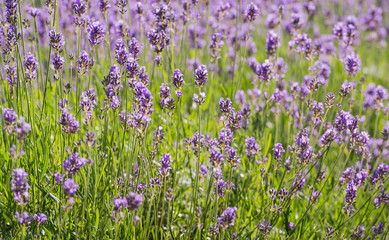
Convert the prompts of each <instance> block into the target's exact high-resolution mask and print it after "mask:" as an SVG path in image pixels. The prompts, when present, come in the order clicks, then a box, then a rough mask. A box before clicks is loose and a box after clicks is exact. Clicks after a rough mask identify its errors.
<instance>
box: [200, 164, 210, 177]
mask: <svg viewBox="0 0 389 240" xmlns="http://www.w3.org/2000/svg"><path fill="white" fill-rule="evenodd" d="M207 173H208V167H207V166H206V165H201V166H200V169H199V177H201V178H205V177H206V176H207Z"/></svg>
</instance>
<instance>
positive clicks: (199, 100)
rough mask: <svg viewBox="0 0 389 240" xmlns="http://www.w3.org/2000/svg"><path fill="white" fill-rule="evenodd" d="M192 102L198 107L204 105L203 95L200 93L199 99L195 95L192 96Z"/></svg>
mask: <svg viewBox="0 0 389 240" xmlns="http://www.w3.org/2000/svg"><path fill="white" fill-rule="evenodd" d="M193 101H194V102H195V103H197V104H198V105H202V104H203V103H205V93H204V92H200V97H199V95H197V94H193Z"/></svg>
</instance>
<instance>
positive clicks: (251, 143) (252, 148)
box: [245, 137, 261, 160]
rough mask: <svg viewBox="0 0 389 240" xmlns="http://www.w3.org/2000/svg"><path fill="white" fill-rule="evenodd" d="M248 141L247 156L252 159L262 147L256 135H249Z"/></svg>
mask: <svg viewBox="0 0 389 240" xmlns="http://www.w3.org/2000/svg"><path fill="white" fill-rule="evenodd" d="M245 142H246V150H245V153H246V156H247V157H248V158H249V159H250V160H251V159H253V158H255V156H257V155H258V153H259V152H260V151H261V148H260V147H259V145H258V144H257V143H256V140H255V138H254V137H248V138H246V140H245Z"/></svg>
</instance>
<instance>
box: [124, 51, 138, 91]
mask: <svg viewBox="0 0 389 240" xmlns="http://www.w3.org/2000/svg"><path fill="white" fill-rule="evenodd" d="M124 67H125V69H126V73H127V77H128V78H129V82H128V84H129V85H130V87H134V82H135V81H136V78H137V77H138V76H139V73H140V72H139V64H138V62H137V61H136V60H134V59H133V58H130V59H129V60H128V62H127V63H126V65H125V66H124Z"/></svg>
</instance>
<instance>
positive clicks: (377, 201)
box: [373, 187, 389, 208]
mask: <svg viewBox="0 0 389 240" xmlns="http://www.w3.org/2000/svg"><path fill="white" fill-rule="evenodd" d="M385 190H386V189H385V188H384V187H383V188H381V192H379V193H378V194H377V197H376V198H374V201H373V202H374V207H375V208H380V207H381V204H382V203H389V192H388V193H386V194H385Z"/></svg>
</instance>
